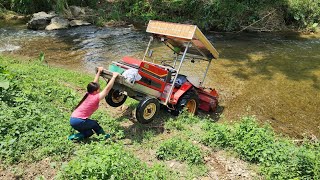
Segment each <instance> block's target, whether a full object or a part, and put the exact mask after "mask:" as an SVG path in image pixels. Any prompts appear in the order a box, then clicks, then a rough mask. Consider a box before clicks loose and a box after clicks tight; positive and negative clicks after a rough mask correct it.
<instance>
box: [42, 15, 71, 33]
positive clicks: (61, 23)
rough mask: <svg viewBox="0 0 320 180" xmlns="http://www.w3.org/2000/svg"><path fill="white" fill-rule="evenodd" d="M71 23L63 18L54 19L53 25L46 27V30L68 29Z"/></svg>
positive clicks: (52, 20)
mask: <svg viewBox="0 0 320 180" xmlns="http://www.w3.org/2000/svg"><path fill="white" fill-rule="evenodd" d="M69 24H70V22H69V21H68V20H66V19H64V18H61V17H54V18H52V19H51V23H50V24H49V25H48V26H47V27H46V30H49V31H50V30H55V29H66V28H68V27H69Z"/></svg>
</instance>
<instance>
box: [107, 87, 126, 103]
mask: <svg viewBox="0 0 320 180" xmlns="http://www.w3.org/2000/svg"><path fill="white" fill-rule="evenodd" d="M105 99H106V102H107V103H108V104H109V105H110V106H112V107H119V106H121V105H122V104H123V103H124V102H125V101H126V99H127V95H125V94H123V93H121V92H120V91H119V90H115V89H110V91H109V93H108V95H107V96H106V98H105Z"/></svg>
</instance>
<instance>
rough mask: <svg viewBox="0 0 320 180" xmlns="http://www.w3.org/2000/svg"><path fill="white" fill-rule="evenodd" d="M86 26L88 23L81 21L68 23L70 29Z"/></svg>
mask: <svg viewBox="0 0 320 180" xmlns="http://www.w3.org/2000/svg"><path fill="white" fill-rule="evenodd" d="M86 25H90V23H88V22H86V21H82V20H72V21H70V26H71V27H75V26H86Z"/></svg>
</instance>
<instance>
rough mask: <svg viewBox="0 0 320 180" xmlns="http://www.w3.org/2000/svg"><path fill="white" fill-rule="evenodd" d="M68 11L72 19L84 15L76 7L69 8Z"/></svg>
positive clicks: (82, 10) (79, 8) (82, 11)
mask: <svg viewBox="0 0 320 180" xmlns="http://www.w3.org/2000/svg"><path fill="white" fill-rule="evenodd" d="M69 9H70V12H71V14H72V16H73V17H79V16H81V15H85V14H86V12H85V10H84V9H83V8H81V7H78V6H69Z"/></svg>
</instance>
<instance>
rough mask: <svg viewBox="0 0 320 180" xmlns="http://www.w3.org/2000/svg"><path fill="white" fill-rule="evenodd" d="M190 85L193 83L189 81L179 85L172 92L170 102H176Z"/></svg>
mask: <svg viewBox="0 0 320 180" xmlns="http://www.w3.org/2000/svg"><path fill="white" fill-rule="evenodd" d="M192 87H193V85H192V84H191V83H189V82H188V81H186V82H185V83H183V84H182V85H181V87H180V88H179V89H178V90H177V91H176V92H175V93H174V94H172V96H171V104H177V103H178V100H179V98H180V97H181V96H182V95H183V94H184V93H185V92H187V91H188V90H189V89H190V88H192Z"/></svg>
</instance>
